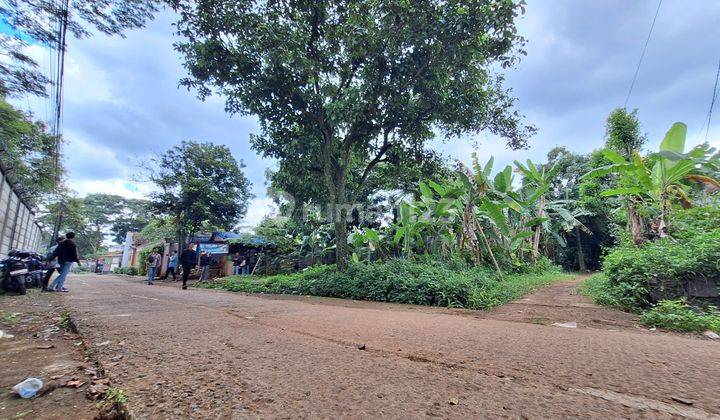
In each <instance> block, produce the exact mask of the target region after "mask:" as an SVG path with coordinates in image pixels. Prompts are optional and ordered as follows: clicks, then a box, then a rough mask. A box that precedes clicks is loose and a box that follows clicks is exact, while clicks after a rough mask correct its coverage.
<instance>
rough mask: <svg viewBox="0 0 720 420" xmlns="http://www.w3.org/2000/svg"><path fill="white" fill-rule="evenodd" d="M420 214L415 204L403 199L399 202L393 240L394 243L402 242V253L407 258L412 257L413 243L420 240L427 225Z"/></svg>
mask: <svg viewBox="0 0 720 420" xmlns="http://www.w3.org/2000/svg"><path fill="white" fill-rule="evenodd" d="M420 216H421V211H420V209H418V208H417V207H416V206H414V205H412V204H410V203H407V202H404V201H403V202H401V203H400V220H399V221H398V224H397V225H396V226H395V236H394V237H393V242H394V243H395V244H396V245H397V244H399V243H400V242H402V244H403V245H402V248H403V253H404V254H405V256H406V257H407V258H412V256H413V247H414V245H415V244H416V243H419V242H422V240H423V237H422V235H423V232H424V231H425V230H426V229H427V228H428V226H429V223H428V222H427V221H426V220H422V218H421V217H420Z"/></svg>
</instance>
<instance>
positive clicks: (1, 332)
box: [0, 330, 15, 338]
mask: <svg viewBox="0 0 720 420" xmlns="http://www.w3.org/2000/svg"><path fill="white" fill-rule="evenodd" d="M13 337H15V336H14V335H12V334H8V333H6V332H5V331H3V330H0V338H13Z"/></svg>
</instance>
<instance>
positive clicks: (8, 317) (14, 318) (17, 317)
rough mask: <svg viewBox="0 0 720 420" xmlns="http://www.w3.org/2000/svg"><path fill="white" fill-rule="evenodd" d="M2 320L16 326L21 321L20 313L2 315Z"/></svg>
mask: <svg viewBox="0 0 720 420" xmlns="http://www.w3.org/2000/svg"><path fill="white" fill-rule="evenodd" d="M2 319H3V321H5V322H9V323H11V324H14V323H16V322H18V321H19V320H20V313H18V312H4V311H3V315H2Z"/></svg>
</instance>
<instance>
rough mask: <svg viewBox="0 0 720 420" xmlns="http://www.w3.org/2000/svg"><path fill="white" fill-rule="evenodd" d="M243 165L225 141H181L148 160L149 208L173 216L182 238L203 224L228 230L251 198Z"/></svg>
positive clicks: (237, 219) (200, 227)
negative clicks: (151, 189) (225, 144)
mask: <svg viewBox="0 0 720 420" xmlns="http://www.w3.org/2000/svg"><path fill="white" fill-rule="evenodd" d="M244 166H245V165H243V163H242V161H240V162H238V161H237V160H235V158H234V157H233V156H232V154H231V153H230V149H228V148H227V147H226V146H221V145H216V144H212V143H198V142H193V141H183V142H182V143H181V144H180V145H178V146H175V147H173V148H171V149H170V150H168V151H166V152H165V153H163V154H162V155H160V156H159V157H157V158H155V159H153V161H152V162H151V164H150V165H148V169H149V171H150V180H151V181H152V182H153V183H154V184H155V186H156V187H157V191H155V192H153V193H151V194H150V197H151V208H152V209H153V210H156V211H157V212H159V213H160V214H163V215H166V216H170V217H172V218H173V219H174V221H175V224H176V226H177V229H178V232H177V233H178V236H179V240H180V241H181V242H184V237H185V235H192V234H194V233H196V232H198V231H199V230H200V229H203V228H218V229H226V230H229V229H231V228H233V227H234V226H235V224H237V223H238V222H239V221H240V219H241V218H242V217H243V216H244V215H245V213H246V212H247V209H248V202H249V200H250V199H251V198H252V194H251V193H250V182H249V181H248V180H247V178H246V177H245V174H244V173H243V171H242V168H244Z"/></svg>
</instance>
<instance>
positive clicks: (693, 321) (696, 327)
mask: <svg viewBox="0 0 720 420" xmlns="http://www.w3.org/2000/svg"><path fill="white" fill-rule="evenodd" d="M640 321H641V322H642V323H643V324H645V325H647V326H648V327H657V328H663V329H666V330H672V331H706V330H710V331H715V332H720V315H719V314H718V312H717V310H716V309H715V308H712V307H711V308H710V309H709V310H708V311H704V312H700V310H699V309H697V308H691V307H690V306H689V305H688V304H687V303H686V302H685V300H684V299H678V300H663V301H660V302H659V303H658V304H657V305H656V306H655V307H654V308H652V309H650V310H649V311H646V312H644V313H643V314H642V316H641V317H640Z"/></svg>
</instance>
